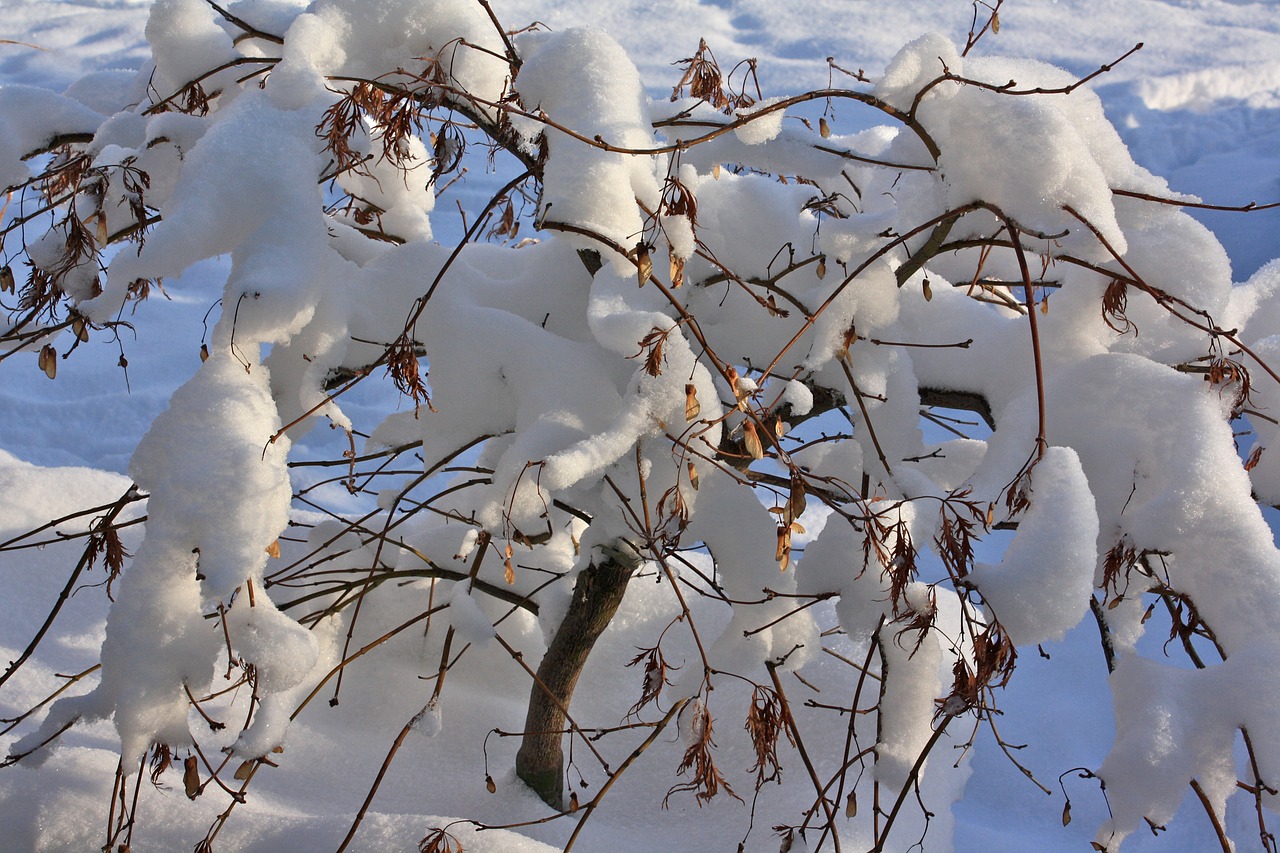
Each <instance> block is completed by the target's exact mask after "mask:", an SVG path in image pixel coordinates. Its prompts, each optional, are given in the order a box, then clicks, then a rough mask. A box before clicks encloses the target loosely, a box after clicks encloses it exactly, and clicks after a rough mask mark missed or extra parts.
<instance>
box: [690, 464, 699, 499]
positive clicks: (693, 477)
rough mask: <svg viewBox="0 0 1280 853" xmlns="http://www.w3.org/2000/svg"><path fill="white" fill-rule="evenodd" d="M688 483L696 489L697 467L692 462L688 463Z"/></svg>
mask: <svg viewBox="0 0 1280 853" xmlns="http://www.w3.org/2000/svg"><path fill="white" fill-rule="evenodd" d="M689 485H690V486H693V490H694V491H695V492H696V491H698V469H697V467H696V466H695V465H694V464H693V463H692V462H690V463H689Z"/></svg>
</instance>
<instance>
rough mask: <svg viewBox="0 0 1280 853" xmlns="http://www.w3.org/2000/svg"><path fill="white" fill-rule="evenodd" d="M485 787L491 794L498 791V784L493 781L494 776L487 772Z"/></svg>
mask: <svg viewBox="0 0 1280 853" xmlns="http://www.w3.org/2000/svg"><path fill="white" fill-rule="evenodd" d="M484 789H485V790H486V791H488V792H489V793H490V794H495V793H497V791H498V786H497V784H496V783H495V782H494V781H493V777H492V776H489V775H488V774H486V775H485V777H484Z"/></svg>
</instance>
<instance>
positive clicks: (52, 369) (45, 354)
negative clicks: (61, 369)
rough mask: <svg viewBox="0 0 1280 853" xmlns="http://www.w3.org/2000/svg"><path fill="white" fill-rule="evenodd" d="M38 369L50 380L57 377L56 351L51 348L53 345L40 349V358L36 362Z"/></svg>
mask: <svg viewBox="0 0 1280 853" xmlns="http://www.w3.org/2000/svg"><path fill="white" fill-rule="evenodd" d="M38 364H39V365H40V369H41V370H43V371H44V375H45V376H48V377H49V378H50V379H54V378H56V377H57V375H58V351H57V350H56V349H54V348H53V344H45V345H44V346H42V347H41V348H40V358H39V361H38Z"/></svg>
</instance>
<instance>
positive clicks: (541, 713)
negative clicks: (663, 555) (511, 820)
mask: <svg viewBox="0 0 1280 853" xmlns="http://www.w3.org/2000/svg"><path fill="white" fill-rule="evenodd" d="M639 565H640V559H639V556H638V555H637V554H635V553H634V551H633V550H631V549H627V551H623V552H618V551H610V552H608V553H607V554H606V555H605V557H604V558H603V560H601V561H600V562H593V563H592V564H591V565H589V566H587V567H586V568H585V569H583V570H582V571H581V573H579V575H578V581H577V583H576V584H575V585H574V588H573V600H572V601H571V602H570V604H569V610H568V612H567V613H566V614H565V617H564V620H563V621H562V622H561V623H560V627H559V628H557V629H556V635H555V637H554V638H553V639H552V640H551V645H550V646H548V647H547V653H546V654H545V655H544V656H543V658H542V662H541V663H540V664H539V665H538V672H537V677H536V679H535V680H534V683H533V688H532V689H531V691H530V693H529V711H528V714H527V716H526V718H525V723H524V738H523V740H522V741H521V744H520V751H519V752H517V753H516V775H517V776H519V777H520V778H521V779H522V780H523V781H524V783H525V784H526V785H528V786H529V787H530V788H532V789H533V791H534V793H536V794H537V795H538V796H539V797H541V798H542V800H543V802H545V803H546V804H547V805H549V806H551V807H552V808H553V809H558V810H561V811H563V810H564V750H563V746H562V741H563V736H564V734H565V727H566V720H567V712H568V709H569V701H570V700H571V699H572V698H573V689H574V687H575V686H576V685H577V683H578V677H579V676H580V675H582V670H583V667H585V666H586V663H587V656H588V655H589V654H591V649H592V647H593V646H594V645H595V642H596V640H597V639H599V637H600V635H601V634H602V633H604V629H605V628H607V627H608V626H609V622H610V620H612V619H613V615H614V614H615V613H616V612H617V611H618V606H619V605H620V604H621V603H622V596H623V594H624V593H625V592H626V589H627V582H628V581H629V580H630V579H631V575H632V573H633V572H634V571H635V570H636V568H637V567H638V566H639Z"/></svg>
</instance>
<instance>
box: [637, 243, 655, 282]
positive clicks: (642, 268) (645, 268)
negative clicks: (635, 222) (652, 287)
mask: <svg viewBox="0 0 1280 853" xmlns="http://www.w3.org/2000/svg"><path fill="white" fill-rule="evenodd" d="M652 276H653V259H652V258H651V257H649V247H648V246H647V245H645V243H644V242H640V243H636V279H637V280H638V281H639V283H640V286H641V287H644V285H645V282H647V281H648V280H649V279H650V277H652Z"/></svg>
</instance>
